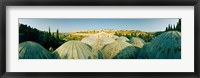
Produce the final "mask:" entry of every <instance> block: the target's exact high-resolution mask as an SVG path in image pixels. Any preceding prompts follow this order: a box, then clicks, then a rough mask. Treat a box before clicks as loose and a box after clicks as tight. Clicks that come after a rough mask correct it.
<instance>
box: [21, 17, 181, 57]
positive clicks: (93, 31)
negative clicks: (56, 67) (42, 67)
mask: <svg viewBox="0 0 200 78" xmlns="http://www.w3.org/2000/svg"><path fill="white" fill-rule="evenodd" d="M18 21H19V22H18V23H19V24H18V26H19V46H18V51H19V59H181V18H19V19H18Z"/></svg>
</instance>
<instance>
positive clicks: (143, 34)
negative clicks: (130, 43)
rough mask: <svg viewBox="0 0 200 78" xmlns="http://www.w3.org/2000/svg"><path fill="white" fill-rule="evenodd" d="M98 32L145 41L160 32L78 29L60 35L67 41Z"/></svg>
mask: <svg viewBox="0 0 200 78" xmlns="http://www.w3.org/2000/svg"><path fill="white" fill-rule="evenodd" d="M100 32H105V33H109V34H112V35H117V36H125V37H127V38H128V39H131V38H132V37H140V38H142V39H143V40H145V41H146V42H149V41H150V40H151V39H152V38H154V37H156V36H157V35H159V34H161V33H162V32H163V31H161V32H144V31H139V30H112V29H108V30H87V31H79V32H73V33H62V34H61V37H62V38H63V39H64V40H66V41H68V40H81V39H82V38H84V37H88V36H90V35H94V34H97V33H100Z"/></svg>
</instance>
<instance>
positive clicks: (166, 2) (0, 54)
mask: <svg viewBox="0 0 200 78" xmlns="http://www.w3.org/2000/svg"><path fill="white" fill-rule="evenodd" d="M69 5H70V6H194V7H195V8H194V11H195V12H194V15H195V16H194V20H195V21H194V24H195V29H194V30H195V31H194V33H195V34H194V36H195V38H194V39H195V40H194V41H195V44H194V46H195V47H194V49H195V57H194V59H195V64H194V65H195V66H194V67H195V71H194V72H192V73H191V72H132V73H131V72H117V73H116V72H109V73H108V72H88V73H86V72H85V73H84V72H76V73H75V72H74V73H73V72H68V73H63V72H62V73H61V72H51V73H49V72H6V6H69ZM199 14H200V1H199V0H0V76H1V77H2V78H200V53H199V51H200V50H199V49H200V48H199V37H200V36H199V35H200V27H199V25H200V20H199V19H200V15H199Z"/></svg>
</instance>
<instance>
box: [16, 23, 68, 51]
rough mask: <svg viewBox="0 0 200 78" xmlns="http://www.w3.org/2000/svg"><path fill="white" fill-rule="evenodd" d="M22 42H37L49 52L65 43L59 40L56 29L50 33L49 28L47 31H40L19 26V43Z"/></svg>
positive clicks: (23, 25)
mask: <svg viewBox="0 0 200 78" xmlns="http://www.w3.org/2000/svg"><path fill="white" fill-rule="evenodd" d="M24 41H34V42H37V43H39V44H41V45H42V46H43V47H44V48H46V49H47V50H50V51H53V50H55V49H56V48H58V47H59V46H60V45H62V44H63V43H64V42H65V41H64V40H62V39H60V37H59V30H58V29H57V31H56V32H54V33H52V32H51V29H50V27H49V31H40V30H38V29H36V28H32V27H30V26H28V25H25V24H19V43H21V42H24Z"/></svg>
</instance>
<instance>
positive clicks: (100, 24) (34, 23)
mask: <svg viewBox="0 0 200 78" xmlns="http://www.w3.org/2000/svg"><path fill="white" fill-rule="evenodd" d="M177 22H178V19H177V18H146V19H145V18H142V19H134V18H87V19H84V18H68V19H62V18H19V23H22V24H27V25H29V26H31V27H33V28H37V29H39V30H42V31H48V28H49V27H50V28H51V31H53V32H55V31H56V30H57V29H59V31H60V32H76V31H83V30H94V29H97V30H99V29H117V30H141V31H146V32H155V31H164V30H165V28H166V27H167V26H168V24H176V23H177Z"/></svg>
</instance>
